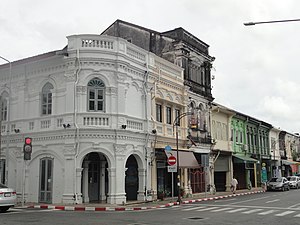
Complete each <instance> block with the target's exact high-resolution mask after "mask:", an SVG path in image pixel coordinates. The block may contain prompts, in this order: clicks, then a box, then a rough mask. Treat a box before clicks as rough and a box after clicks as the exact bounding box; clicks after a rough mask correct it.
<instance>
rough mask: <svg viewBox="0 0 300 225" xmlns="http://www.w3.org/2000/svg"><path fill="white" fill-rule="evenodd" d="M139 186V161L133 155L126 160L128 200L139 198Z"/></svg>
mask: <svg viewBox="0 0 300 225" xmlns="http://www.w3.org/2000/svg"><path fill="white" fill-rule="evenodd" d="M138 188H139V174H138V163H137V161H136V159H135V157H134V156H133V155H131V156H130V157H129V158H128V160H127V162H126V173H125V192H126V200H127V201H132V200H137V195H138Z"/></svg>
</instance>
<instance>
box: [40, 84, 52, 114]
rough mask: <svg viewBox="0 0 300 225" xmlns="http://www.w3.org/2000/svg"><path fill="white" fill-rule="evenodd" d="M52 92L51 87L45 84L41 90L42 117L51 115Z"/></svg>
mask: <svg viewBox="0 0 300 225" xmlns="http://www.w3.org/2000/svg"><path fill="white" fill-rule="evenodd" d="M52 90H53V85H52V84H50V83H47V84H45V85H44V87H43V89H42V115H51V114H52Z"/></svg>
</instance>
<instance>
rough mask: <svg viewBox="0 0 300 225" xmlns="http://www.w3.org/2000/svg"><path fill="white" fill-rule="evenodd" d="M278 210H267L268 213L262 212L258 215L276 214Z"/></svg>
mask: <svg viewBox="0 0 300 225" xmlns="http://www.w3.org/2000/svg"><path fill="white" fill-rule="evenodd" d="M277 211H278V210H274V209H272V210H268V211H264V212H261V213H258V215H263V216H264V215H268V214H271V213H273V212H277Z"/></svg>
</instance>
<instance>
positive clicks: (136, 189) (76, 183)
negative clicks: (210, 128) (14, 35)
mask: <svg viewBox="0 0 300 225" xmlns="http://www.w3.org/2000/svg"><path fill="white" fill-rule="evenodd" d="M67 39H68V43H67V46H66V47H65V48H64V49H62V50H59V51H53V52H49V53H45V54H42V55H38V56H34V57H30V58H26V59H22V60H19V61H16V62H13V63H12V64H11V66H12V67H11V70H10V67H9V64H3V65H1V66H0V95H1V105H2V109H1V119H2V121H1V122H2V124H1V131H2V134H1V136H2V138H1V148H0V149H1V152H0V156H1V162H2V170H1V180H2V181H3V182H5V183H7V184H8V185H9V186H12V187H14V188H16V190H17V193H18V196H19V199H24V200H25V202H41V203H82V202H100V201H106V202H107V203H111V204H123V203H125V202H126V201H127V200H144V199H145V198H147V197H149V196H147V193H150V192H146V191H145V190H150V189H151V180H152V178H151V168H150V166H151V163H150V157H151V156H152V155H153V152H152V151H153V150H152V149H151V148H150V147H151V145H152V144H153V140H154V135H153V132H152V131H153V129H154V127H153V123H150V122H151V94H150V90H149V87H148V86H147V84H148V74H150V73H154V72H153V71H152V72H151V71H149V70H150V69H151V68H156V66H155V63H156V61H157V60H155V58H159V57H158V56H155V55H154V54H152V53H149V52H147V51H145V50H143V49H141V48H139V47H136V46H135V45H133V44H131V43H129V42H127V41H126V40H123V39H121V38H117V37H110V36H104V35H72V36H69V37H67ZM158 61H159V63H160V64H162V63H165V64H166V65H167V66H168V65H169V64H170V65H171V63H169V62H167V61H165V60H163V59H161V58H159V60H158ZM172 66H173V67H174V65H173V64H172ZM9 93H11V94H10V95H9ZM25 137H31V138H32V148H33V151H32V155H31V160H26V161H24V159H23V146H24V138H25Z"/></svg>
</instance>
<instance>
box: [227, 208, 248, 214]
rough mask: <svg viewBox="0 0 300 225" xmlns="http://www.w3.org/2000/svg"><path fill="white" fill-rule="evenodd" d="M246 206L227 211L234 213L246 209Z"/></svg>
mask: <svg viewBox="0 0 300 225" xmlns="http://www.w3.org/2000/svg"><path fill="white" fill-rule="evenodd" d="M247 209H248V208H239V209H233V210H230V211H227V212H228V213H235V212H240V211H244V210H247Z"/></svg>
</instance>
